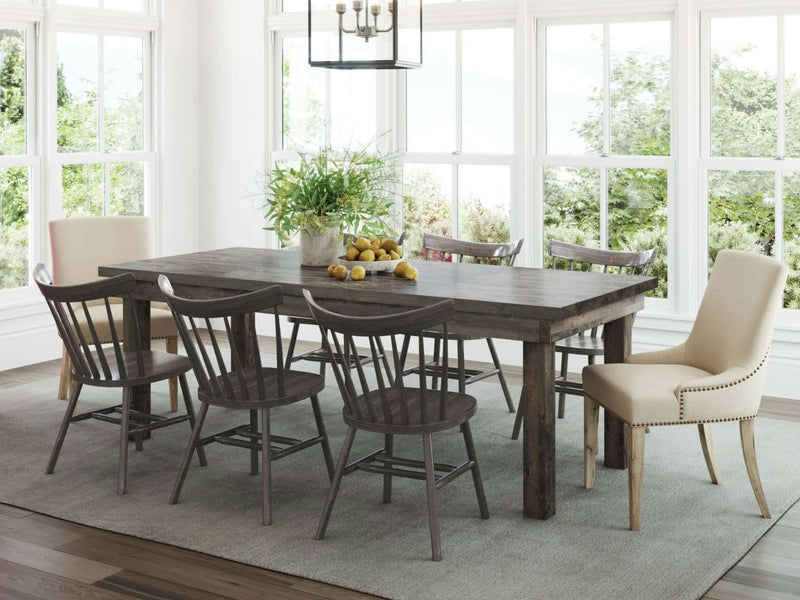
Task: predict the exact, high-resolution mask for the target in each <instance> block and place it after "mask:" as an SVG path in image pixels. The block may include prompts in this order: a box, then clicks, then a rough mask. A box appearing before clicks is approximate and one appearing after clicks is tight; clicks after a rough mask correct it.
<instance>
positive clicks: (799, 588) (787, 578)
mask: <svg viewBox="0 0 800 600" xmlns="http://www.w3.org/2000/svg"><path fill="white" fill-rule="evenodd" d="M722 579H723V580H724V581H730V582H732V583H738V584H739V585H746V586H748V587H751V588H756V589H759V590H769V591H770V592H777V593H781V594H788V595H789V596H791V597H793V598H800V577H793V576H791V575H780V574H777V573H769V572H766V571H763V570H761V569H754V568H751V567H746V566H743V565H741V564H739V565H736V568H735V569H731V570H730V571H728V573H726V574H725V576H724V577H723V578H722Z"/></svg>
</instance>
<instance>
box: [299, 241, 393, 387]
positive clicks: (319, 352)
mask: <svg viewBox="0 0 800 600" xmlns="http://www.w3.org/2000/svg"><path fill="white" fill-rule="evenodd" d="M358 237H359V236H357V235H355V234H352V233H345V234H344V235H343V236H342V246H343V247H344V248H347V246H349V245H350V244H351V243H354V242H355V240H356V239H357V238H358ZM405 237H406V232H405V231H403V232H402V233H401V234H400V235H399V236H398V237H396V238H392V239H394V240H395V241H396V242H397V245H398V246H402V245H403V241H404V240H405ZM287 321H289V323H291V324H292V335H291V336H290V338H289V347H288V349H287V351H286V368H287V369H291V368H292V364H293V363H295V362H298V361H301V360H308V361H311V362H316V363H319V374H320V375H322V376H323V377H325V366H326V365H327V364H328V363H329V362H330V358H329V357H328V353H327V352H326V351H325V348H323V347H322V346H317V347H316V348H314V349H313V350H308V351H307V352H303V353H302V354H295V353H294V349H295V346H296V345H297V335H298V333H300V326H301V325H314V326H315V327H316V325H317V323H316V321H314V319H312V318H310V317H288V318H287ZM379 350H380V356H379V358H380V359H381V361H382V362H383V365H384V367H385V368H386V372H387V373H389V374H390V375H389V376H390V377H391V372H392V371H391V369H390V367H389V363H388V361H387V359H386V354H385V352H384V351H383V348H379ZM334 360H337V361H341V360H342V357H341V356H339V355H334ZM349 360H350V362H349V365H350V368H351V369H352V368H354V367H355V365H356V362H360V363H361V364H362V365H365V364H368V363H369V362H371V361H372V356H371V355H368V354H355V355H352V356H350V359H349Z"/></svg>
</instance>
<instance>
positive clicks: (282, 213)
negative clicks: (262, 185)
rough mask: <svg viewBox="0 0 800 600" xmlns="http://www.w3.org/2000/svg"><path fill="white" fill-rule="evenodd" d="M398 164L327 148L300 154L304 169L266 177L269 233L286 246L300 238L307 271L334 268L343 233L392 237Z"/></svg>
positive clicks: (372, 154)
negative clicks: (310, 267) (315, 267)
mask: <svg viewBox="0 0 800 600" xmlns="http://www.w3.org/2000/svg"><path fill="white" fill-rule="evenodd" d="M397 158H398V155H397V154H396V153H394V154H382V153H380V152H376V151H368V150H366V149H361V150H356V151H353V150H344V151H338V150H334V149H332V148H330V147H325V148H323V149H321V150H320V151H319V152H316V153H313V154H310V153H302V152H301V153H300V162H299V164H295V165H292V166H281V165H280V164H276V165H275V167H274V168H273V169H272V170H271V171H270V172H269V173H268V174H267V176H266V190H265V192H266V193H265V195H266V205H265V209H266V213H265V218H266V220H267V222H268V225H267V226H266V227H265V229H267V230H269V231H274V232H275V233H276V234H277V236H278V239H279V240H280V242H281V246H286V245H288V244H289V243H290V242H291V241H292V238H293V237H294V235H295V234H297V233H299V234H300V247H301V252H302V264H303V265H305V266H327V265H328V264H330V263H331V262H332V260H333V259H334V258H335V257H336V256H337V255H338V254H340V251H341V247H342V244H341V240H342V235H341V233H342V232H348V233H358V234H361V235H364V236H375V235H379V234H386V233H387V232H391V231H392V227H391V226H390V225H389V223H388V221H389V220H390V217H391V216H392V211H393V208H394V204H395V199H396V197H397V196H398V190H397V185H398V183H399V179H398V166H399V165H398V160H397Z"/></svg>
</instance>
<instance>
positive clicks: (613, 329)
mask: <svg viewBox="0 0 800 600" xmlns="http://www.w3.org/2000/svg"><path fill="white" fill-rule="evenodd" d="M633 317H634V315H627V316H625V317H622V318H621V319H617V320H616V321H611V322H609V323H606V325H605V328H604V329H603V348H604V361H605V362H607V363H615V362H625V359H626V358H628V355H629V354H630V353H631V329H632V326H633ZM604 423H605V426H604V435H605V460H604V461H603V464H604V465H605V466H606V467H610V468H612V469H625V468H627V466H628V453H627V452H626V451H625V423H623V422H622V421H620V420H619V419H618V418H617V417H615V416H614V415H612V414H611V413H610V412H608V411H604Z"/></svg>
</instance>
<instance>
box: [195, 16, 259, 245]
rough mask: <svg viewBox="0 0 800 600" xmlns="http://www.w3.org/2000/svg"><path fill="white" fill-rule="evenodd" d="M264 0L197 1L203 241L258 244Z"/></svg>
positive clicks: (201, 230) (202, 242)
mask: <svg viewBox="0 0 800 600" xmlns="http://www.w3.org/2000/svg"><path fill="white" fill-rule="evenodd" d="M264 4H265V3H264V2H263V0H200V1H199V2H198V6H199V28H198V31H199V40H200V44H199V49H198V58H199V77H200V86H199V98H200V129H199V131H200V134H199V136H200V137H199V139H200V205H199V211H200V214H201V215H202V217H201V219H200V223H199V234H200V247H201V248H203V249H211V248H220V247H224V246H263V245H264V232H263V231H262V227H263V218H262V216H261V211H260V209H259V208H258V207H259V205H260V204H261V201H260V200H258V199H256V198H253V197H252V196H251V194H253V193H255V192H256V190H257V177H258V174H259V173H262V172H263V171H264V169H265V164H266V136H265V115H264V112H265V111H264V98H265V89H264V88H265V77H266V68H265V67H266V66H265V59H264V57H265V51H266V47H265V44H266V26H265V18H264Z"/></svg>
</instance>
